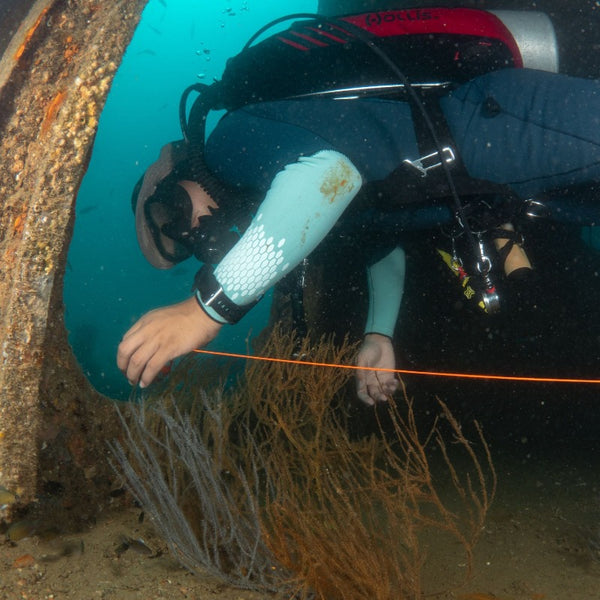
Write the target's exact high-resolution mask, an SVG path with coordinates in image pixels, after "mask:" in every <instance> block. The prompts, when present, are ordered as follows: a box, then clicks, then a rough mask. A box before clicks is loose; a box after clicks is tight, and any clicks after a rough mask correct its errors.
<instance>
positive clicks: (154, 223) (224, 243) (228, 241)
mask: <svg viewBox="0 0 600 600" xmlns="http://www.w3.org/2000/svg"><path fill="white" fill-rule="evenodd" d="M179 150H180V147H179V146H177V143H175V144H169V145H168V146H165V147H164V148H163V150H162V151H161V156H160V158H159V160H158V161H157V162H156V163H154V164H153V165H152V166H151V167H150V168H149V169H148V170H147V171H146V173H145V174H144V176H143V177H142V178H141V179H140V181H138V183H137V185H136V187H135V189H134V191H133V196H132V205H133V210H134V213H135V216H136V230H137V237H138V242H139V245H140V248H141V250H142V252H143V253H144V256H145V257H146V259H147V260H148V261H149V262H150V264H152V265H153V266H155V267H157V268H159V269H168V268H171V267H173V266H174V265H176V264H178V263H180V262H181V261H183V260H185V259H187V258H189V257H190V256H195V257H196V258H197V259H198V260H200V261H201V262H204V263H210V264H215V263H218V262H220V261H221V259H222V258H223V256H225V254H226V253H227V252H228V251H229V250H230V249H231V248H232V247H233V245H234V244H235V243H236V242H237V240H238V239H239V236H240V234H239V232H238V230H237V229H235V228H234V226H235V225H237V223H235V220H236V217H237V213H238V212H239V211H238V210H237V207H238V206H239V202H238V200H239V194H238V193H237V192H235V191H233V190H231V189H230V188H228V187H226V186H224V185H223V184H222V183H221V182H220V181H219V180H218V179H216V178H215V177H214V175H212V173H211V172H210V171H209V170H208V168H207V167H206V166H205V165H199V164H198V161H197V160H196V161H195V164H194V168H193V169H192V168H190V166H189V164H188V161H187V160H182V161H178V160H177V158H178V157H177V156H176V154H177V152H178V151H179ZM191 177H193V178H194V179H192V178H191Z"/></svg>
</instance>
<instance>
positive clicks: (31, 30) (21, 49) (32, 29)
mask: <svg viewBox="0 0 600 600" xmlns="http://www.w3.org/2000/svg"><path fill="white" fill-rule="evenodd" d="M47 12H48V7H46V8H44V10H42V12H41V13H40V16H39V17H38V18H37V20H36V22H35V23H34V24H33V25H32V26H31V27H30V28H29V29H28V30H27V33H26V34H25V39H24V40H23V43H22V44H21V45H20V46H19V47H18V48H17V51H16V52H15V57H14V58H15V60H19V59H20V58H21V56H23V52H25V50H26V48H27V46H28V45H29V42H30V41H31V38H32V37H33V34H34V33H35V32H36V31H37V28H38V27H39V26H40V23H41V22H42V19H43V18H44V16H45V15H46V13H47Z"/></svg>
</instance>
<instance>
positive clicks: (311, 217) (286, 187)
mask: <svg viewBox="0 0 600 600" xmlns="http://www.w3.org/2000/svg"><path fill="white" fill-rule="evenodd" d="M361 184H362V179H361V176H360V174H359V173H358V171H357V170H356V168H355V167H354V165H353V164H352V163H351V162H350V160H349V159H348V158H347V157H346V156H344V155H343V154H340V153H339V152H335V151H333V150H323V151H321V152H317V153H316V154H314V155H312V156H308V157H301V158H300V159H299V160H298V161H297V162H295V163H292V164H289V165H287V166H286V167H285V168H284V169H283V170H282V171H280V172H279V173H278V174H277V175H276V176H275V178H274V179H273V183H272V184H271V187H270V189H269V191H268V192H267V194H266V196H265V199H264V200H263V202H262V204H261V205H260V206H259V208H258V211H257V214H256V216H255V217H254V219H253V220H252V222H251V223H250V226H249V227H248V229H247V230H246V232H245V233H244V235H243V236H242V238H241V239H240V241H239V242H238V243H237V244H236V245H235V246H234V247H233V248H232V249H231V250H230V252H229V253H228V254H227V255H226V256H225V258H224V259H223V260H222V261H221V263H220V264H219V265H218V266H217V268H216V269H215V277H216V279H217V281H218V282H219V284H220V285H221V287H222V288H223V292H224V293H225V294H226V295H227V297H228V298H229V299H230V300H232V301H233V302H234V303H235V304H238V305H239V306H244V305H246V304H250V303H251V302H253V301H254V300H256V299H257V298H258V297H259V296H261V295H262V294H263V293H264V292H265V291H266V290H267V289H268V288H270V287H271V286H272V285H274V284H275V283H276V282H277V281H279V279H281V278H282V277H283V276H284V275H286V274H287V273H289V271H291V270H292V269H293V268H294V267H295V266H296V265H297V264H298V263H299V262H300V261H301V260H302V259H303V258H305V257H306V256H308V254H310V253H311V252H312V251H313V250H314V249H315V248H316V247H317V245H318V244H319V242H321V240H322V239H323V238H324V237H325V236H326V235H327V233H328V232H329V231H330V229H331V228H332V227H333V225H334V224H335V223H336V221H337V220H338V219H339V217H340V216H341V214H342V212H343V211H344V210H345V209H346V207H347V206H348V205H349V204H350V202H351V201H352V199H353V198H354V196H356V194H357V193H358V191H359V189H360V187H361ZM206 308H207V312H209V314H211V316H215V315H213V314H212V313H213V312H214V311H211V309H210V307H206Z"/></svg>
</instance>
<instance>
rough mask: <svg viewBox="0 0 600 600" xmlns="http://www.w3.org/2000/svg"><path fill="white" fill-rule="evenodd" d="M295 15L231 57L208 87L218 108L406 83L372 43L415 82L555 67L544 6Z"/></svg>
mask: <svg viewBox="0 0 600 600" xmlns="http://www.w3.org/2000/svg"><path fill="white" fill-rule="evenodd" d="M307 17H308V19H306V18H307ZM288 18H289V19H294V18H296V19H301V18H304V20H297V21H295V22H294V23H292V25H291V26H290V27H289V28H288V29H286V30H284V31H283V32H279V33H276V34H274V35H271V36H269V37H267V38H266V39H264V40H262V41H259V42H257V43H255V44H254V41H255V39H256V38H257V37H259V36H260V35H261V34H262V33H263V32H264V31H265V30H267V29H268V28H269V27H270V26H271V24H269V25H267V26H265V27H264V28H262V29H261V30H260V31H259V32H258V33H257V34H256V35H255V36H253V38H251V39H250V41H249V42H248V43H247V44H246V46H245V47H244V49H243V50H242V51H241V52H240V53H239V54H237V55H236V56H234V57H232V58H230V59H229V60H228V61H227V66H226V68H225V71H224V73H223V76H222V78H221V80H220V81H218V82H216V83H215V84H213V86H211V87H214V88H215V89H214V90H213V91H212V94H213V97H214V99H215V104H216V105H215V106H214V108H218V109H227V110H234V109H236V108H240V107H242V106H244V105H247V104H253V103H257V102H267V101H271V100H280V99H284V98H298V97H312V96H315V95H318V96H333V97H344V96H346V97H347V96H348V95H350V94H353V95H354V94H358V95H384V94H394V93H399V92H402V89H403V87H404V83H403V82H401V81H398V77H397V74H396V73H395V72H393V71H392V70H391V69H390V68H389V66H388V65H387V64H386V63H385V62H384V61H382V60H381V59H380V57H378V56H377V55H376V54H375V53H373V51H372V49H371V48H370V47H369V44H368V43H366V42H365V40H371V41H372V42H373V43H375V44H376V45H377V47H378V48H379V49H380V50H381V52H383V53H385V54H386V55H387V56H389V57H390V59H391V60H393V62H394V63H395V64H396V65H397V66H398V67H399V68H400V69H401V71H402V73H403V74H404V75H405V77H406V79H407V80H408V81H409V82H410V85H412V86H416V87H436V86H441V85H451V84H452V85H455V84H459V83H462V82H465V81H468V80H469V79H472V78H473V77H477V76H479V75H483V74H485V73H488V72H490V71H494V70H498V69H503V68H507V67H527V68H534V69H543V70H548V71H557V70H558V50H557V42H556V35H555V33H554V28H553V25H552V22H551V21H550V19H549V18H548V16H547V15H545V14H543V13H540V12H526V11H484V10H479V9H468V8H455V9H447V8H417V9H406V10H389V11H379V12H368V13H361V14H354V15H345V16H341V17H336V18H326V17H321V16H319V15H310V14H304V13H299V14H297V15H290V16H289V17H285V18H284V19H288ZM281 20H283V19H277V20H276V21H274V22H273V23H277V22H279V21H281Z"/></svg>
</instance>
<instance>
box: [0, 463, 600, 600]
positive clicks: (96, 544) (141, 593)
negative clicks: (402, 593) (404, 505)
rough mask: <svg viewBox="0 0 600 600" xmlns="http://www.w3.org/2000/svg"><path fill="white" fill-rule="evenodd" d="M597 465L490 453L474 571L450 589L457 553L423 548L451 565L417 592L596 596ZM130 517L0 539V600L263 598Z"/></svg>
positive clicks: (599, 569) (506, 598)
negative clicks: (185, 559) (202, 571)
mask: <svg viewBox="0 0 600 600" xmlns="http://www.w3.org/2000/svg"><path fill="white" fill-rule="evenodd" d="M588 458H589V457H588ZM592 458H593V459H596V457H592ZM597 462H598V461H597V460H589V461H586V460H582V461H577V462H575V463H574V462H573V460H572V459H567V458H563V459H560V461H558V460H557V459H553V460H552V461H550V460H549V459H548V458H543V459H539V460H536V458H535V456H533V453H529V454H528V455H524V457H523V458H522V459H520V460H517V461H515V460H512V459H511V460H508V459H507V460H502V459H496V469H497V471H498V481H499V487H498V493H497V496H496V499H495V502H494V504H493V505H492V508H491V510H490V514H489V516H488V519H487V522H486V527H485V530H484V532H483V533H482V536H481V539H480V541H479V543H478V545H477V547H476V549H475V560H474V562H475V565H474V567H475V568H474V572H473V576H472V577H471V578H470V579H469V580H468V581H467V582H466V583H465V584H464V585H462V586H461V587H458V588H455V589H450V590H449V589H448V576H449V574H450V570H452V571H453V575H454V576H455V575H456V572H457V571H458V572H460V569H461V568H464V565H463V563H462V560H463V559H462V557H458V556H457V558H456V563H457V564H456V565H452V560H453V559H452V558H451V557H452V556H453V555H452V553H453V551H454V549H453V548H450V547H448V548H447V549H445V548H443V547H441V548H440V547H439V545H438V546H437V547H435V548H433V547H431V548H429V550H428V554H431V555H433V554H435V555H437V556H439V555H445V556H447V557H450V561H449V563H448V565H449V566H445V567H439V566H435V565H434V566H432V568H431V569H426V571H425V573H424V588H425V590H426V596H425V597H431V598H437V599H440V600H450V599H456V600H594V599H600V478H598V472H600V471H599V470H598V464H597ZM583 463H585V464H583ZM139 516H140V510H139V509H133V508H130V509H119V510H111V511H107V512H105V513H104V514H103V515H101V517H100V518H99V519H98V522H97V523H96V525H94V526H93V527H91V528H90V529H89V530H87V531H84V532H82V533H80V534H77V535H73V534H69V535H63V536H59V537H57V538H55V539H53V540H51V541H43V540H41V539H39V538H37V537H35V536H34V537H29V538H26V539H23V540H20V541H18V542H17V543H11V542H8V541H7V542H4V543H3V544H2V545H1V546H0V599H1V600H4V599H6V600H13V599H15V600H17V599H18V600H25V599H27V600H49V599H55V600H61V599H63V598H64V599H77V600H88V599H89V600H93V599H102V598H106V599H115V600H121V599H122V600H133V599H141V598H143V599H145V600H154V599H159V598H160V599H169V600H176V599H185V598H192V599H197V600H205V599H206V600H208V599H210V600H263V599H268V598H271V596H269V595H265V594H259V593H256V592H250V591H248V590H240V589H234V588H231V587H228V586H226V585H224V584H223V583H222V582H220V581H218V580H216V579H214V578H213V577H209V576H205V577H202V576H197V575H192V574H191V573H188V572H187V571H185V570H184V569H182V568H181V567H179V566H178V565H177V564H176V563H175V561H174V560H173V559H172V558H171V557H170V556H169V553H168V550H167V547H166V545H165V544H164V542H163V541H162V540H161V539H160V538H158V537H157V535H156V534H155V533H154V531H153V528H152V525H151V523H148V522H141V523H140V522H139ZM124 536H127V537H129V538H132V539H138V538H142V539H143V540H144V542H145V543H146V545H147V546H148V548H149V550H150V551H151V555H147V553H146V554H144V553H141V552H139V551H136V550H135V549H133V548H130V549H128V550H126V551H123V549H122V545H121V544H122V539H123V537H124ZM433 543H435V544H443V543H445V542H443V540H440V541H439V542H435V541H434V542H433ZM65 548H67V549H68V550H69V551H68V552H65ZM446 550H447V551H446ZM348 568H349V569H350V568H352V566H351V565H349V566H348ZM390 600H400V599H395V598H394V599H390Z"/></svg>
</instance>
